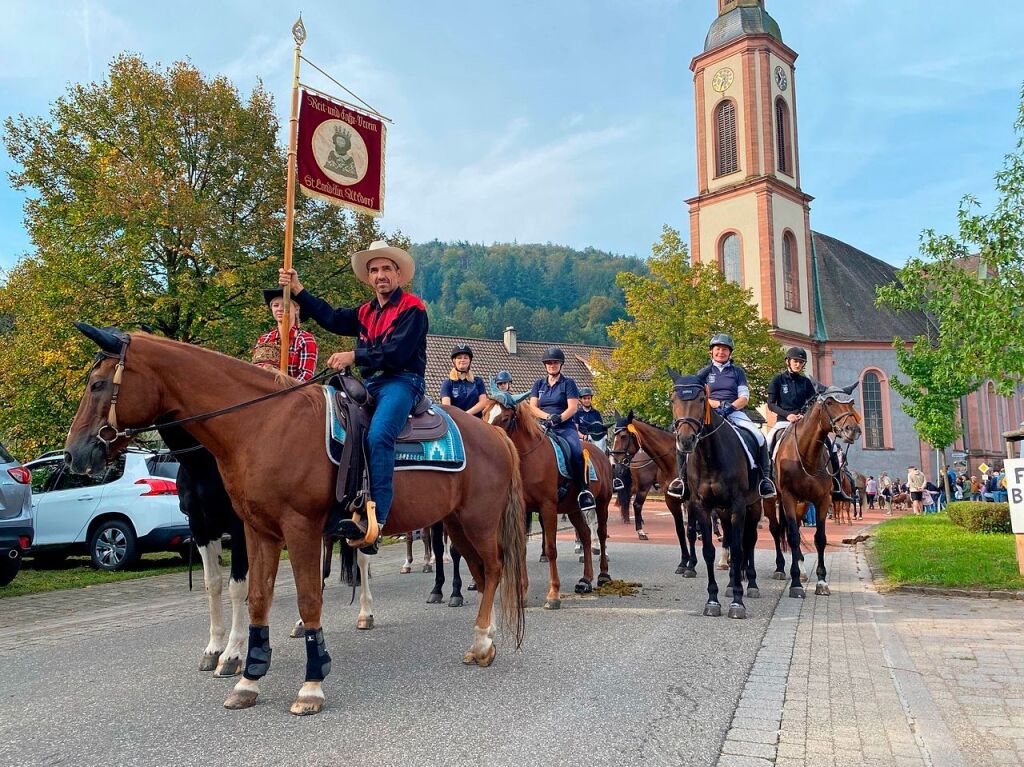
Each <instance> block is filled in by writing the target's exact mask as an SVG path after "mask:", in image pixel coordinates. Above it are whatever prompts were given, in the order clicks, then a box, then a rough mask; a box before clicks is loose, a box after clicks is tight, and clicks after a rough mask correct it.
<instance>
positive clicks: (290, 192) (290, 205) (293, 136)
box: [281, 15, 306, 375]
mask: <svg viewBox="0 0 1024 767" xmlns="http://www.w3.org/2000/svg"><path fill="white" fill-rule="evenodd" d="M292 37H293V38H294V40H295V62H294V65H293V66H292V116H291V119H289V121H288V182H287V187H286V191H285V211H284V268H285V269H291V268H292V243H293V242H294V234H295V165H296V155H297V154H298V141H299V139H298V135H299V58H300V57H301V55H302V43H303V42H305V40H306V27H305V25H304V24H303V23H302V16H301V15H300V16H299V20H298V21H296V22H295V24H293V25H292ZM291 297H292V289H291V286H289V285H286V286H285V288H284V317H283V318H282V319H283V332H282V334H281V372H282V373H284V374H285V375H287V374H288V350H289V348H290V347H291V324H292V313H291Z"/></svg>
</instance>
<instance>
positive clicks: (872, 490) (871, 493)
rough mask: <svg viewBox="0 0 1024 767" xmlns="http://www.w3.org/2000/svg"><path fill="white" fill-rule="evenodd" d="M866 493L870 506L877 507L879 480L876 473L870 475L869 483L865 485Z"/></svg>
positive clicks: (870, 507) (871, 507)
mask: <svg viewBox="0 0 1024 767" xmlns="http://www.w3.org/2000/svg"><path fill="white" fill-rule="evenodd" d="M864 494H865V495H866V496H867V497H868V508H869V509H873V508H875V498H876V497H877V496H878V480H877V479H875V477H874V475H871V476H869V477H868V483H867V485H866V486H865V489H864Z"/></svg>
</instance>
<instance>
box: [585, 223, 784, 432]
mask: <svg viewBox="0 0 1024 767" xmlns="http://www.w3.org/2000/svg"><path fill="white" fill-rule="evenodd" d="M647 266H648V268H649V270H650V276H644V275H638V274H633V273H630V272H622V273H620V274H619V276H618V280H617V281H618V284H619V286H620V287H621V288H622V290H623V292H624V293H625V296H626V312H627V315H628V316H627V317H626V318H625V319H621V320H618V321H616V322H614V323H612V325H611V326H610V327H609V328H608V334H609V336H610V337H611V338H612V339H613V340H614V341H616V342H617V343H618V346H617V348H616V349H615V350H614V351H613V352H612V356H611V362H610V364H607V365H605V364H602V363H601V362H600V361H599V360H595V364H596V365H597V370H598V373H599V375H597V376H596V377H595V379H594V380H595V385H596V387H597V399H598V401H599V403H600V405H601V407H603V408H604V409H605V410H606V411H607V410H610V409H611V408H613V407H614V408H616V409H618V410H619V411H621V412H625V411H627V410H629V409H633V410H634V411H635V412H636V413H637V414H638V415H640V416H642V417H644V418H648V419H651V420H654V421H655V422H660V423H664V422H665V421H666V420H668V419H669V417H670V416H669V409H668V393H669V388H670V381H669V378H668V375H667V373H666V372H665V369H666V366H671V367H674V368H677V369H678V370H681V371H683V372H684V373H696V372H697V371H698V370H699V369H700V368H702V367H704V366H705V365H707V364H708V362H709V359H710V357H709V355H708V341H709V340H710V339H711V336H713V335H714V334H715V333H719V332H724V333H729V334H730V335H732V337H733V339H734V341H735V343H736V349H735V356H734V360H735V361H736V363H737V364H739V365H742V366H743V368H744V369H745V370H746V372H747V378H748V381H749V383H750V390H751V403H752V404H756V403H757V402H760V401H763V400H764V398H765V396H766V393H767V388H768V383H769V382H770V381H771V379H772V376H774V375H775V374H776V373H777V372H778V371H779V370H780V369H781V368H782V365H783V359H782V357H783V354H782V350H781V348H780V347H779V345H778V343H777V342H775V341H774V340H773V339H772V337H771V335H769V330H770V327H771V326H770V325H769V324H768V323H767V322H765V321H764V320H763V319H761V315H760V313H759V311H758V308H757V306H756V305H755V304H753V303H752V300H751V299H752V293H751V291H749V290H744V289H743V288H741V287H740V286H739V285H736V284H735V283H732V282H729V281H728V280H726V279H725V277H724V276H723V275H722V272H721V271H720V270H719V269H718V267H717V266H712V265H708V264H691V263H690V259H689V255H688V254H687V251H686V245H685V244H684V243H683V242H682V240H681V238H680V236H679V232H677V231H676V230H674V229H672V228H671V227H668V226H665V227H663V229H662V234H661V239H660V240H659V241H658V242H657V243H656V244H655V245H654V246H653V248H652V254H651V257H650V258H649V259H648V261H647Z"/></svg>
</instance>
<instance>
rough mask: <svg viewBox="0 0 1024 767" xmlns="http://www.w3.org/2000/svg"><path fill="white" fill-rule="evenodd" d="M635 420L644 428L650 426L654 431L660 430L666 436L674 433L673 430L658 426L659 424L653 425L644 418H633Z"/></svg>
mask: <svg viewBox="0 0 1024 767" xmlns="http://www.w3.org/2000/svg"><path fill="white" fill-rule="evenodd" d="M633 420H634V421H639V422H640V423H642V424H643V425H644V426H650V427H651V428H652V429H658V430H659V431H663V432H665V433H666V434H671V433H672V430H671V429H668V428H666V427H664V426H662V425H660V424H657V423H651V422H650V421H645V420H644V419H643V418H640V417H639V416H633Z"/></svg>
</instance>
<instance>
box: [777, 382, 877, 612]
mask: <svg viewBox="0 0 1024 767" xmlns="http://www.w3.org/2000/svg"><path fill="white" fill-rule="evenodd" d="M856 388H857V384H852V385H850V386H847V387H846V388H845V389H840V388H838V387H829V388H828V389H826V390H825V391H823V392H822V393H821V394H819V395H818V396H816V397H815V398H814V399H812V400H811V401H810V403H809V408H808V410H807V413H806V414H805V415H804V417H803V418H801V419H800V420H799V421H794V422H793V424H792V425H791V426H790V427H789V428H787V429H786V430H785V431H784V432H783V433H782V435H781V436H780V437H779V438H778V447H777V448H776V449H775V458H774V460H775V477H776V485H777V486H778V490H779V498H778V500H779V507H780V509H779V522H780V524H782V525H783V526H784V527H785V531H784V532H785V535H786V537H787V538H788V540H789V549H790V552H791V555H792V557H793V560H792V564H791V566H790V569H789V574H790V579H791V582H790V586H789V595H790V596H791V597H793V598H795V599H802V598H803V597H804V596H806V592H805V591H804V587H803V586H802V585H801V584H800V562H802V561H803V552H801V550H800V525H802V524H803V521H804V515H805V514H806V513H807V508H808V506H809V504H812V503H813V504H814V509H815V511H816V512H817V519H818V524H817V527H816V529H815V532H814V545H815V547H816V548H817V550H818V568H817V573H818V583H817V585H816V586H815V588H814V593H815V594H821V595H823V596H828V595H829V588H828V579H827V572H826V570H825V544H826V540H825V518H826V517H827V516H828V514H827V512H828V509H829V507H830V506H831V505H832V473H831V471H830V469H829V466H830V460H829V454H828V451H829V449H830V448H829V445H828V440H827V439H826V437H827V435H828V434H829V433H830V432H835V433H836V435H838V436H839V437H840V438H841V439H842V440H843V441H844V442H846V443H847V444H853V442H854V441H855V440H857V439H860V431H861V427H860V422H861V416H860V413H858V412H857V409H856V408H855V407H854V406H853V396H852V395H853V390H854V389H856ZM772 533H773V536H774V537H775V540H776V573H779V572H781V573H783V577H785V575H784V574H785V570H784V569H783V568H784V561H783V559H782V555H781V552H780V551H779V538H778V536H780V535H782V534H783V531H781V530H779V531H776V530H774V529H773V531H772Z"/></svg>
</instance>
